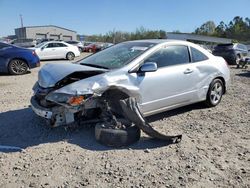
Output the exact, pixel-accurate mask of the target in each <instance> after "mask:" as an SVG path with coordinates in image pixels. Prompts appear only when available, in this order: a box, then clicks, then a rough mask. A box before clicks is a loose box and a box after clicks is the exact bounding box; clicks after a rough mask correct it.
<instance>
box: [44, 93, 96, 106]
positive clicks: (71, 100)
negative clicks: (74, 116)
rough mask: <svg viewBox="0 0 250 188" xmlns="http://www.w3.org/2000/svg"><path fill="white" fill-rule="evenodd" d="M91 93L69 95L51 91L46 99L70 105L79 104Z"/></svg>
mask: <svg viewBox="0 0 250 188" xmlns="http://www.w3.org/2000/svg"><path fill="white" fill-rule="evenodd" d="M91 96H92V95H91V94H87V95H70V94H65V93H51V94H49V95H48V96H47V97H46V99H47V100H49V101H52V102H55V103H59V104H68V105H70V106H79V105H81V104H83V103H84V102H85V101H86V100H87V99H88V98H89V97H91Z"/></svg>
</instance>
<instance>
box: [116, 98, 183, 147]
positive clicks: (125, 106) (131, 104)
mask: <svg viewBox="0 0 250 188" xmlns="http://www.w3.org/2000/svg"><path fill="white" fill-rule="evenodd" d="M120 104H121V107H122V110H123V114H124V116H125V117H126V118H127V119H128V120H130V121H132V122H133V123H134V124H135V125H136V126H137V127H138V128H140V129H141V130H142V131H143V132H145V133H146V134H147V135H149V136H150V137H152V138H156V139H159V140H165V141H167V142H171V143H179V142H180V141H181V139H182V135H176V136H167V135H164V134H162V133H159V132H158V131H156V130H155V129H153V127H151V126H150V124H149V123H147V122H146V120H145V119H144V118H143V116H142V114H141V112H140V110H139V108H138V104H137V102H136V99H135V98H127V99H124V100H120Z"/></svg>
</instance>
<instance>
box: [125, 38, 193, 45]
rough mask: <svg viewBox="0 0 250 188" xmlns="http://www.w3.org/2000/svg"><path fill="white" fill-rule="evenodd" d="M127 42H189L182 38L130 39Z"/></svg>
mask: <svg viewBox="0 0 250 188" xmlns="http://www.w3.org/2000/svg"><path fill="white" fill-rule="evenodd" d="M127 42H150V43H155V44H161V43H173V42H175V43H181V44H190V42H188V41H184V40H172V39H145V40H132V41H127Z"/></svg>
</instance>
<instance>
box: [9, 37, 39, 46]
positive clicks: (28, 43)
mask: <svg viewBox="0 0 250 188" xmlns="http://www.w3.org/2000/svg"><path fill="white" fill-rule="evenodd" d="M11 44H14V45H16V46H19V47H24V48H29V47H34V46H36V45H37V41H36V40H34V39H15V40H13V41H12V42H11Z"/></svg>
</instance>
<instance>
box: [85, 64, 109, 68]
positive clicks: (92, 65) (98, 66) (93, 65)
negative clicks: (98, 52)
mask: <svg viewBox="0 0 250 188" xmlns="http://www.w3.org/2000/svg"><path fill="white" fill-rule="evenodd" d="M80 64H81V65H86V66H90V67H95V68H102V69H109V68H108V67H104V66H102V65H95V64H88V63H80Z"/></svg>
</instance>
